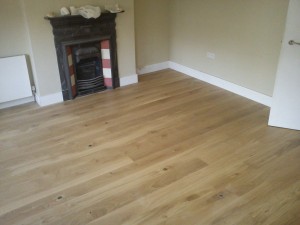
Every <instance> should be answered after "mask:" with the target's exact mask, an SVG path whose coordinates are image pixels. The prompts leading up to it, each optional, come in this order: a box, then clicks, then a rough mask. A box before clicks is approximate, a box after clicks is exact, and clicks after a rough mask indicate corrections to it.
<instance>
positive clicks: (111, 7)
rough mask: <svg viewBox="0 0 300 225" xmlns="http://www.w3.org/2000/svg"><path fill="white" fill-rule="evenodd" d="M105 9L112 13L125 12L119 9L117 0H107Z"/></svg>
mask: <svg viewBox="0 0 300 225" xmlns="http://www.w3.org/2000/svg"><path fill="white" fill-rule="evenodd" d="M104 8H105V10H106V11H108V12H110V13H120V12H124V10H123V9H121V8H120V7H119V3H118V1H117V0H106V2H105V5H104Z"/></svg>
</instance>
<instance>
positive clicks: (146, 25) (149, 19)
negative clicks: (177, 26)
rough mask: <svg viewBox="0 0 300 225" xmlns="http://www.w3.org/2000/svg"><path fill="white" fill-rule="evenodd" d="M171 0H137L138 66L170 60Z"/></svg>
mask: <svg viewBox="0 0 300 225" xmlns="http://www.w3.org/2000/svg"><path fill="white" fill-rule="evenodd" d="M169 7H170V0H135V33H136V55H137V59H136V61H137V66H138V68H142V67H143V66H147V65H151V64H156V63H160V62H164V61H167V60H169V27H170V24H169V22H170V21H169V18H170V17H169Z"/></svg>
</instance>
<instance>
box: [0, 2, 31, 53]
mask: <svg viewBox="0 0 300 225" xmlns="http://www.w3.org/2000/svg"><path fill="white" fill-rule="evenodd" d="M0 2H1V7H0V30H1V35H0V57H8V56H15V55H24V54H27V55H28V54H29V53H30V47H29V40H28V36H27V31H26V26H25V20H24V17H23V13H22V6H21V0H1V1H0Z"/></svg>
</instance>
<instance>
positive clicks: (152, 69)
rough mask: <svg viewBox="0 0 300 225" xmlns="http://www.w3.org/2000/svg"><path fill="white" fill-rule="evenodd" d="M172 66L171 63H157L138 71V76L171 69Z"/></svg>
mask: <svg viewBox="0 0 300 225" xmlns="http://www.w3.org/2000/svg"><path fill="white" fill-rule="evenodd" d="M169 68H170V64H169V62H162V63H157V64H153V65H149V66H145V67H143V68H140V69H137V73H138V75H142V74H146V73H152V72H156V71H159V70H164V69H169Z"/></svg>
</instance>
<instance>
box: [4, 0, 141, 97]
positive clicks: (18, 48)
mask: <svg viewBox="0 0 300 225" xmlns="http://www.w3.org/2000/svg"><path fill="white" fill-rule="evenodd" d="M104 2H105V0H102V1H99V0H71V1H69V0H1V8H0V10H1V11H0V12H1V14H0V21H1V22H0V26H1V28H2V27H4V28H6V30H7V32H6V33H5V34H4V35H3V34H2V33H1V37H0V40H1V43H0V47H1V49H0V55H1V56H9V55H15V54H30V55H31V62H32V66H33V72H34V77H35V84H36V86H37V93H38V95H40V96H46V95H51V94H54V93H58V92H61V85H60V78H59V71H58V67H57V59H56V53H55V47H54V39H53V34H52V27H51V25H50V23H49V21H47V20H44V16H45V15H46V14H47V13H49V12H59V9H60V8H61V7H62V6H69V3H71V4H72V5H75V6H81V5H86V4H93V5H99V4H100V5H101V6H104ZM119 3H120V6H121V7H123V8H124V9H125V10H126V12H125V13H123V14H119V15H118V18H117V45H118V54H119V57H118V58H119V73H120V77H126V76H130V75H134V74H135V73H136V71H135V68H136V66H135V40H134V38H135V36H134V3H133V0H120V1H119ZM22 13H23V14H24V17H25V18H24V17H22ZM8 18H9V19H8ZM26 30H28V31H29V38H28V35H26ZM11 42H14V43H15V45H12V44H10V43H11Z"/></svg>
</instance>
